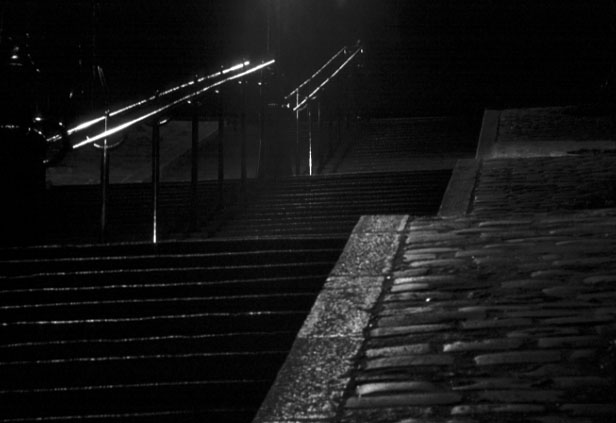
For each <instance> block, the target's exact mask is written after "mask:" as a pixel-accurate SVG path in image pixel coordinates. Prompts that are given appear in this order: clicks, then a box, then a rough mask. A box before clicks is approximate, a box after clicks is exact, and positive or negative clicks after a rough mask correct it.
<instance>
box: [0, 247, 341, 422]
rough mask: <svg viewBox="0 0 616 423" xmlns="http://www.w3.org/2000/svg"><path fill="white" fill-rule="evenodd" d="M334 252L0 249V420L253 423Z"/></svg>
mask: <svg viewBox="0 0 616 423" xmlns="http://www.w3.org/2000/svg"><path fill="white" fill-rule="evenodd" d="M344 243H345V239H342V238H321V239H312V240H311V239H288V238H287V239H274V238H271V239H269V240H259V241H251V240H232V241H225V240H217V241H200V242H189V241H188V242H173V243H161V244H158V245H152V244H116V245H105V246H100V245H83V246H73V247H39V248H36V247H35V248H26V249H4V250H2V251H1V257H2V259H1V260H0V269H1V270H0V274H1V276H0V281H1V286H2V288H1V290H0V291H1V293H0V316H1V318H0V322H1V326H0V339H1V341H0V421H1V422H9V421H24V422H27V421H33V422H34V421H39V420H38V419H42V420H43V421H51V420H53V421H72V420H74V419H77V418H79V419H87V421H122V422H125V421H173V422H182V421H195V420H196V419H200V421H216V422H226V421H229V422H247V421H250V420H251V419H252V416H253V415H254V413H255V412H256V410H257V408H258V406H259V405H260V403H261V401H262V399H263V397H264V396H265V394H266V392H267V389H268V388H269V386H270V385H271V383H272V381H273V379H274V377H275V375H276V372H277V369H278V368H279V367H280V365H281V364H282V362H283V360H284V358H285V356H286V354H287V351H288V350H289V348H290V346H291V343H292V341H293V339H294V337H295V334H296V332H297V330H298V329H299V327H300V325H301V324H302V322H303V320H304V319H305V317H306V315H307V313H308V311H309V309H310V307H311V306H312V303H313V302H314V298H315V296H316V294H317V293H318V291H319V290H320V288H321V286H322V284H323V282H324V280H325V278H326V276H327V274H328V273H329V271H330V270H331V268H332V267H333V265H334V263H335V261H336V260H337V257H338V255H339V254H340V251H341V249H342V247H343V245H344Z"/></svg>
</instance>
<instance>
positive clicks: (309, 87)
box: [284, 41, 364, 175]
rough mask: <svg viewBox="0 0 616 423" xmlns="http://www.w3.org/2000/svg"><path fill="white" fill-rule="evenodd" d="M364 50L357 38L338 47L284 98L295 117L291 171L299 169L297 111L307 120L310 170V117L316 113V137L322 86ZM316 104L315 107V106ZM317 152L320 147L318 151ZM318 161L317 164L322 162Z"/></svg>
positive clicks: (310, 172)
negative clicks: (351, 44) (293, 167)
mask: <svg viewBox="0 0 616 423" xmlns="http://www.w3.org/2000/svg"><path fill="white" fill-rule="evenodd" d="M363 52H364V49H363V47H362V45H361V42H359V41H358V42H357V43H356V44H355V45H354V46H352V47H347V46H345V47H343V48H341V49H340V50H338V51H337V52H336V53H335V54H334V55H333V56H332V57H331V58H330V59H328V60H327V61H326V62H325V64H324V65H323V66H321V67H320V68H319V69H318V70H317V71H316V72H315V73H313V74H312V75H311V76H310V77H309V78H308V79H306V80H305V81H304V82H302V83H301V84H300V85H299V86H298V87H297V88H295V89H294V90H293V91H291V92H290V93H289V94H287V95H286V96H285V97H284V99H285V101H286V102H287V107H288V108H289V109H291V110H292V111H293V113H294V119H295V174H296V175H299V174H300V173H301V169H300V167H301V155H302V154H301V147H300V145H301V141H302V140H301V138H302V135H301V132H302V131H301V113H302V112H305V114H306V120H307V122H306V123H307V144H308V145H307V157H306V160H307V173H308V175H313V174H314V167H315V166H314V165H315V157H314V156H315V151H314V147H315V145H314V144H315V139H314V138H315V134H314V131H313V120H314V117H313V116H314V115H316V124H317V128H318V134H319V138H321V137H322V134H323V128H322V123H323V116H322V108H321V106H322V105H321V100H320V97H321V96H322V95H323V94H324V92H325V90H326V87H327V85H328V84H330V83H331V82H332V81H333V80H334V79H335V78H336V77H337V76H338V75H340V74H341V72H343V71H344V70H345V69H348V67H349V65H350V64H351V63H352V62H353V61H354V60H357V58H358V57H359V55H361V54H362V53H363ZM315 105H316V110H315V108H314V107H315ZM337 134H338V143H339V142H340V139H339V138H340V136H341V135H340V134H341V122H340V116H338V130H337ZM332 150H333V148H332V145H331V143H330V147H329V151H328V155H330V154H331V153H332ZM319 155H321V151H319ZM322 164H323V163H322V161H321V163H320V165H322Z"/></svg>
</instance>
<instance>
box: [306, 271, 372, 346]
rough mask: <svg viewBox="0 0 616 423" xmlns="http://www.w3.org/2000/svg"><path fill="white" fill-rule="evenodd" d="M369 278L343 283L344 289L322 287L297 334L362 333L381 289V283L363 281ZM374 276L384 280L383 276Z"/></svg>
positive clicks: (311, 335) (333, 334) (314, 335)
mask: <svg viewBox="0 0 616 423" xmlns="http://www.w3.org/2000/svg"><path fill="white" fill-rule="evenodd" d="M366 279H367V278H360V279H359V281H358V283H347V284H342V286H343V287H344V288H342V289H339V288H338V289H324V290H323V291H321V293H320V294H319V296H318V297H317V300H316V302H315V304H314V305H313V307H312V310H311V312H310V314H309V315H308V317H307V318H306V320H305V322H304V325H303V326H302V328H301V330H300V332H299V335H298V336H299V337H300V338H306V337H332V336H333V337H342V336H357V337H360V336H361V335H362V332H363V330H364V328H365V327H366V326H367V325H368V321H369V320H370V310H371V309H372V307H374V304H375V303H376V300H377V298H378V296H379V295H380V293H381V287H380V283H378V284H373V283H366V284H362V283H361V282H363V281H366ZM374 279H376V280H377V281H378V282H381V283H382V279H380V278H374ZM369 282H373V281H372V280H369Z"/></svg>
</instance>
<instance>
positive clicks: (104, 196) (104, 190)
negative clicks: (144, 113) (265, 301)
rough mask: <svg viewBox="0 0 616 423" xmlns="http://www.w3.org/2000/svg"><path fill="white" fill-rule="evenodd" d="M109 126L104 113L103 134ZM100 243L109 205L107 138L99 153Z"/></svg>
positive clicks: (106, 115) (104, 235)
mask: <svg viewBox="0 0 616 423" xmlns="http://www.w3.org/2000/svg"><path fill="white" fill-rule="evenodd" d="M108 125H109V111H107V112H106V113H105V132H106V131H107V127H108ZM100 179H101V234H100V240H101V242H105V240H106V238H107V207H108V203H109V149H108V146H107V138H105V139H104V140H103V149H102V152H101V178H100Z"/></svg>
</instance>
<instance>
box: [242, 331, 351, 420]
mask: <svg viewBox="0 0 616 423" xmlns="http://www.w3.org/2000/svg"><path fill="white" fill-rule="evenodd" d="M360 346H361V340H359V339H348V338H320V339H302V338H299V339H297V340H296V341H295V345H294V346H293V351H292V353H291V355H290V356H289V358H288V359H287V362H286V363H285V365H284V366H283V368H282V369H281V371H280V373H279V374H278V377H277V379H276V383H275V384H274V386H273V387H272V388H271V389H270V392H269V393H268V396H267V398H266V399H265V401H264V403H263V405H262V406H261V408H260V410H259V413H258V415H257V417H256V418H255V420H254V421H255V422H271V421H297V420H309V419H328V418H332V417H333V416H334V415H335V414H336V410H337V409H338V407H339V405H340V404H341V402H342V396H343V393H344V389H345V388H346V386H347V384H348V382H349V374H348V369H349V366H350V363H351V361H352V359H353V357H355V355H356V354H357V352H358V351H359V347H360Z"/></svg>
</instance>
